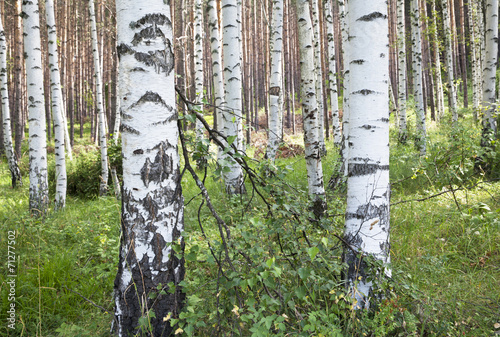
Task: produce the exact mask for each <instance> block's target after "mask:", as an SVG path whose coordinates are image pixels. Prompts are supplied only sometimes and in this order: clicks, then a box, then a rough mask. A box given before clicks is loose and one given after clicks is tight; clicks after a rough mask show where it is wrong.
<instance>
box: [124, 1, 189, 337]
mask: <svg viewBox="0 0 500 337" xmlns="http://www.w3.org/2000/svg"><path fill="white" fill-rule="evenodd" d="M116 9H117V11H116V12H117V24H118V28H117V29H118V42H117V44H118V54H119V56H120V65H119V67H120V68H119V81H118V85H119V90H118V92H119V101H120V102H121V103H120V105H121V110H122V114H123V124H122V144H123V149H122V151H123V168H124V169H123V197H122V202H123V207H122V223H121V224H122V239H121V245H120V261H119V264H118V273H117V276H116V280H115V290H114V291H115V305H116V309H115V318H116V320H115V322H116V324H115V326H114V330H115V332H116V333H117V334H118V336H119V337H125V336H130V335H141V336H142V335H148V336H154V337H160V336H173V334H174V331H175V328H172V327H171V326H170V321H168V319H165V318H166V317H167V316H168V317H172V318H178V317H179V313H180V310H181V307H182V305H183V301H184V297H185V294H184V293H183V292H182V287H181V286H180V285H179V283H180V282H181V281H182V280H183V278H184V273H185V270H184V259H183V258H181V259H179V258H178V257H177V254H178V253H180V252H179V250H177V253H176V251H175V250H174V249H173V247H172V245H173V244H179V246H180V247H181V250H182V251H183V248H184V242H183V238H182V236H181V233H182V231H183V229H184V218H183V202H184V200H183V197H182V192H181V186H180V169H179V155H178V149H177V141H178V129H177V112H176V109H175V88H174V71H173V69H174V54H173V50H172V46H173V36H172V23H171V19H170V11H171V5H170V2H165V1H162V0H153V1H152V0H148V1H145V0H143V1H137V0H134V1H133V0H118V1H117V2H116ZM171 286H173V287H175V288H169V287H171ZM153 313H154V315H153ZM141 318H142V319H146V321H147V322H148V324H147V327H146V326H145V325H144V324H140V321H139V319H141Z"/></svg>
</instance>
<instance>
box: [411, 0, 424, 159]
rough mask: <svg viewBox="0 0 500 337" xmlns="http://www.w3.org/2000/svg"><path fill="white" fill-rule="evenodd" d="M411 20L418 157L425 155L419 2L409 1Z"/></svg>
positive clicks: (415, 0) (417, 0) (416, 0)
mask: <svg viewBox="0 0 500 337" xmlns="http://www.w3.org/2000/svg"><path fill="white" fill-rule="evenodd" d="M411 13H412V15H411V19H412V64H413V90H414V96H415V110H416V119H417V136H416V146H417V148H418V149H419V150H420V155H422V156H424V155H425V153H426V150H427V149H426V137H427V131H426V127H425V108H424V92H423V87H422V86H423V73H422V35H421V31H420V30H421V26H420V24H421V23H420V6H419V0H411Z"/></svg>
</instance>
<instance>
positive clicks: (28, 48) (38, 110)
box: [23, 0, 49, 216]
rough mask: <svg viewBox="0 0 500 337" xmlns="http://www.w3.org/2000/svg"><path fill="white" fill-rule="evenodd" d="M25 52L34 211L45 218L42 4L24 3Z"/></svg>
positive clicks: (47, 194) (31, 187)
mask: <svg viewBox="0 0 500 337" xmlns="http://www.w3.org/2000/svg"><path fill="white" fill-rule="evenodd" d="M23 18H24V51H25V62H26V75H27V83H28V101H29V104H28V113H29V143H30V152H29V156H30V206H29V207H30V211H31V213H32V214H33V215H34V216H42V215H44V214H45V213H46V212H47V208H48V206H49V188H48V181H47V139H46V124H45V101H44V94H43V70H42V55H41V41H40V17H39V10H38V1H37V0H33V1H23Z"/></svg>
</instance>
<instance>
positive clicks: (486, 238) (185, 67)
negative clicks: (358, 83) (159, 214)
mask: <svg viewBox="0 0 500 337" xmlns="http://www.w3.org/2000/svg"><path fill="white" fill-rule="evenodd" d="M214 3H215V9H216V11H215V12H216V13H217V15H218V16H217V19H218V24H219V25H221V24H223V20H222V7H223V4H221V1H210V2H208V1H207V2H201V8H202V12H201V13H202V15H201V17H202V18H203V20H201V19H200V15H198V14H197V11H195V8H198V7H199V6H200V5H199V3H198V1H196V0H186V1H180V0H174V1H171V4H170V7H171V10H172V27H173V39H172V46H171V47H172V50H173V52H174V55H175V69H174V71H175V88H176V90H177V95H176V109H177V111H178V114H179V121H180V124H179V134H180V136H181V138H180V140H179V145H178V151H179V154H180V158H181V159H180V173H181V176H180V183H181V185H182V190H183V195H184V223H185V224H184V225H185V228H184V233H183V237H184V239H183V240H184V241H183V242H182V243H181V242H180V240H179V242H173V243H172V250H173V251H174V252H175V253H176V254H177V255H176V258H178V259H179V260H181V259H182V260H183V261H184V262H185V268H186V274H185V279H184V280H183V281H182V282H181V283H180V284H179V285H175V286H174V285H173V284H171V285H168V287H167V288H164V287H163V288H162V286H160V287H159V288H158V289H157V291H151V292H149V293H148V294H147V297H148V300H151V301H154V300H155V299H156V298H157V297H161V296H164V295H165V292H171V293H175V291H176V290H175V288H176V286H178V287H179V289H180V288H182V290H183V293H185V296H186V299H185V303H184V306H183V309H182V311H181V312H180V313H176V314H175V315H173V316H171V317H170V316H168V318H167V317H164V318H165V319H166V320H165V321H166V322H167V323H168V324H171V326H172V328H173V330H172V331H173V333H174V334H175V335H195V336H211V335H214V336H292V335H293V336H410V335H411V336H490V335H494V334H498V333H499V332H500V320H499V318H498V317H500V287H499V278H500V268H499V266H500V246H499V242H500V217H499V213H500V199H499V189H500V185H499V183H498V179H499V178H500V177H499V172H500V171H499V163H500V162H499V158H500V157H499V152H498V151H499V148H498V131H497V130H496V124H497V120H498V108H497V105H496V104H497V97H498V76H495V74H496V73H497V69H498V64H497V62H496V61H495V63H494V64H493V65H488V64H487V60H488V59H487V54H488V53H489V54H491V53H492V51H491V48H489V44H488V42H487V37H488V36H489V35H488V34H489V33H488V32H490V31H492V29H491V28H489V27H488V22H489V19H488V13H489V12H488V6H496V7H498V2H495V1H476V0H448V1H447V0H443V1H438V0H411V1H409V0H408V1H401V0H389V1H388V2H387V19H388V33H389V34H388V40H389V54H388V60H387V62H388V69H387V86H388V93H389V94H388V95H387V97H386V98H387V101H388V103H389V105H388V106H389V107H390V108H389V110H390V111H389V112H390V119H389V124H390V131H389V132H390V133H389V136H390V138H389V139H390V151H391V152H390V188H391V193H390V196H391V199H390V203H391V204H390V206H391V213H390V222H391V232H390V236H391V244H390V255H391V260H390V265H391V269H392V275H391V277H390V278H382V281H380V283H377V285H376V287H375V289H374V290H373V297H374V298H377V299H378V301H374V303H376V304H374V305H373V306H372V307H371V308H370V309H369V310H359V308H357V304H356V302H355V301H354V299H353V298H351V296H350V295H349V293H348V291H347V290H346V285H345V275H344V273H345V267H346V262H345V258H344V257H345V249H349V248H348V247H349V245H348V244H346V241H345V236H344V233H345V232H344V230H345V229H344V225H345V213H346V207H347V206H346V203H347V202H346V199H347V194H348V192H347V190H348V188H347V179H348V178H347V175H346V174H345V172H344V170H345V165H346V164H345V163H346V161H345V160H346V158H345V153H344V152H343V148H345V144H346V138H344V140H343V139H342V136H341V131H343V130H347V127H346V125H347V124H348V123H349V119H348V118H347V117H345V116H346V114H345V112H346V111H347V109H348V103H349V101H348V100H346V99H348V94H346V93H347V90H346V86H347V85H346V82H347V80H346V79H347V78H348V73H349V62H346V59H345V56H344V53H345V51H346V46H347V44H348V42H347V41H348V39H347V40H346V35H345V31H346V29H347V28H346V26H345V19H346V16H347V15H348V11H346V9H345V8H346V7H345V6H348V5H349V1H345V2H344V1H317V2H315V1H308V2H307V3H310V4H311V5H313V3H314V4H315V5H313V6H312V7H311V8H314V6H317V10H316V11H314V10H313V11H312V16H311V18H312V23H313V27H316V30H317V34H318V38H315V39H314V42H315V45H314V48H315V50H316V51H317V55H319V59H317V60H316V61H315V62H316V65H315V67H316V68H315V69H314V71H313V73H314V75H315V76H317V77H316V78H317V79H319V80H318V81H317V83H319V84H318V85H317V86H316V95H317V97H318V98H317V103H318V111H319V113H318V119H319V120H320V121H321V122H320V126H319V128H321V130H322V131H321V132H320V134H319V137H320V141H321V138H324V140H323V141H324V146H323V148H322V149H321V151H322V153H321V160H322V164H321V167H322V171H323V172H322V179H324V185H325V192H324V193H325V194H324V201H325V209H324V210H323V211H322V212H320V213H321V214H318V212H317V209H315V204H314V200H311V191H310V186H308V181H307V176H308V172H309V171H308V168H307V165H306V160H305V158H304V156H305V155H306V156H307V151H308V149H307V146H308V145H307V142H304V130H305V125H304V124H305V123H304V117H303V109H304V100H305V97H304V95H303V94H301V90H300V89H301V86H302V83H301V78H303V77H304V75H305V74H304V73H301V54H300V53H301V48H300V43H301V42H300V41H299V21H300V20H299V14H300V13H298V12H297V4H296V2H295V1H293V0H284V1H283V22H282V26H283V36H282V42H283V45H282V74H283V75H282V79H281V84H282V90H281V91H282V112H283V122H282V126H280V127H279V128H280V129H282V131H283V136H282V137H281V141H280V142H279V149H278V150H277V151H276V159H275V160H272V158H270V156H269V153H270V151H271V150H270V148H269V141H268V140H269V139H271V137H272V135H271V136H269V129H270V127H271V124H272V123H273V122H272V118H273V112H272V109H273V108H272V103H271V99H270V97H271V96H272V95H274V94H275V90H274V89H273V86H274V84H272V83H273V80H272V78H271V77H272V73H273V72H272V66H273V64H272V63H273V62H272V51H273V42H272V41H273V39H272V36H273V24H272V22H273V21H272V19H273V14H272V13H273V3H274V2H273V1H271V0H242V1H241V26H240V27H239V28H240V31H241V36H240V39H241V49H240V51H241V71H242V77H241V93H242V106H241V107H242V110H241V117H242V118H241V124H242V127H241V134H242V135H243V139H241V140H239V142H241V147H242V149H244V151H243V150H241V152H242V153H243V152H244V155H241V156H239V157H238V155H236V156H235V157H236V161H237V163H238V164H239V165H238V166H239V167H240V169H241V170H242V176H243V177H244V178H243V179H244V184H243V187H244V188H243V190H246V193H235V194H233V195H231V193H226V192H228V188H227V186H226V185H225V184H224V181H225V179H226V175H225V174H226V173H227V172H225V171H227V170H228V168H227V167H224V166H223V165H222V166H221V165H220V162H219V163H218V157H219V154H218V150H217V143H216V141H215V139H216V138H217V137H216V136H215V134H216V131H217V130H221V125H220V124H221V123H222V120H221V119H220V117H217V111H218V108H219V105H220V104H219V101H218V97H217V89H216V86H217V81H216V79H217V78H218V76H221V77H222V75H221V74H219V75H218V74H215V73H214V69H215V68H214V65H213V63H214V60H215V54H214V52H213V49H212V48H213V47H212V44H211V43H212V42H213V38H211V31H212V29H213V25H212V23H211V22H213V21H211V20H210V17H209V10H210V6H214ZM492 3H493V4H494V5H492ZM21 5H22V1H17V0H12V1H10V0H4V1H0V13H1V21H2V23H3V25H4V32H5V34H4V39H5V41H6V49H5V51H4V53H5V55H6V60H7V64H6V67H5V68H4V71H2V74H5V78H6V79H7V81H6V84H7V86H8V92H9V96H8V102H2V103H3V104H8V106H9V107H10V116H11V122H10V127H11V130H12V140H13V149H14V152H15V158H16V159H17V164H18V166H19V171H20V173H21V177H22V183H21V181H20V180H18V181H17V186H15V187H13V186H12V183H13V174H12V171H11V170H10V168H9V163H8V149H6V143H5V142H2V143H1V144H0V153H1V154H2V157H1V159H2V162H1V165H0V186H1V189H2V195H1V196H0V228H1V233H2V234H1V236H0V250H1V253H0V256H2V259H3V260H2V263H4V265H5V268H2V273H1V275H2V276H1V280H0V293H1V298H2V303H1V305H0V309H1V311H0V319H1V321H2V322H4V323H2V325H1V326H0V335H2V336H40V337H41V336H108V335H109V333H110V332H109V331H110V328H111V325H112V324H113V323H112V322H113V321H114V318H113V313H114V310H116V307H115V305H116V302H115V298H114V290H113V284H114V283H115V282H116V281H115V278H116V275H117V269H118V268H117V266H118V264H119V245H120V239H121V236H120V222H121V220H122V219H123V218H121V216H120V208H121V204H122V201H121V200H120V199H121V197H122V195H121V192H120V188H121V187H123V186H120V184H121V183H122V179H123V161H122V143H121V139H120V138H119V134H120V132H119V124H120V118H119V117H120V104H119V97H120V96H119V92H118V91H119V90H118V87H119V83H118V59H119V56H118V55H119V52H118V50H117V14H116V5H115V1H112V0H109V1H107V0H106V1H105V0H96V1H95V2H94V5H95V23H96V33H97V35H96V38H97V40H95V38H94V41H93V38H92V25H91V20H90V15H89V9H88V8H89V3H88V1H60V0H55V1H54V11H55V19H56V22H55V23H56V27H57V36H58V38H57V41H56V43H55V45H57V48H58V53H59V54H58V61H59V69H60V79H61V94H62V103H63V104H62V105H63V114H64V117H65V118H66V121H64V122H57V121H56V120H55V118H54V117H53V112H52V109H53V108H52V105H51V102H53V98H51V92H53V91H54V90H53V89H52V90H51V81H50V76H49V75H48V73H50V69H52V68H51V61H50V60H49V54H51V53H50V52H49V46H50V45H51V43H49V38H48V33H49V30H50V27H49V28H48V27H47V21H46V13H45V1H40V5H39V6H40V7H39V8H40V36H41V55H42V59H41V60H42V69H43V71H44V72H45V75H44V77H43V80H44V83H43V88H44V95H45V100H44V102H45V105H44V109H43V110H44V114H45V116H44V117H45V121H46V125H47V127H46V139H47V153H48V155H47V160H48V184H49V186H48V188H49V195H50V202H49V203H48V210H47V211H46V212H44V213H45V214H44V215H43V216H42V217H37V216H36V214H33V211H32V210H31V211H30V205H31V200H30V199H29V198H30V196H29V195H30V191H29V188H30V186H29V179H28V178H29V177H28V173H29V171H30V158H29V157H30V155H29V151H30V143H29V139H28V138H29V136H28V132H29V128H28V123H29V117H28V115H29V111H28V110H29V106H30V101H29V98H28V97H29V96H30V95H29V94H28V87H29V85H28V79H27V76H26V75H27V73H28V72H29V71H28V70H27V69H26V65H25V61H24V59H25V53H26V51H25V47H24V45H23V28H22V15H20V14H21ZM347 8H348V7H347ZM497 13H498V10H497ZM496 16H497V17H498V14H496ZM315 19H317V21H315ZM497 26H498V23H497ZM197 27H201V30H198V29H199V28H197ZM497 28H498V27H497ZM220 30H222V29H220ZM496 31H498V29H496ZM343 34H344V35H343ZM496 36H497V38H496V40H498V32H497V35H496ZM200 38H201V41H202V43H201V46H202V54H203V55H204V56H202V57H199V55H200V51H199V49H197V45H198V44H197V41H199V40H200ZM93 42H97V48H95V46H93ZM52 44H54V43H52ZM494 47H495V48H496V49H495V53H494V54H495V55H496V56H497V55H498V53H499V51H500V46H499V45H498V43H496V45H495V46H494ZM96 50H97V54H98V55H100V59H99V63H100V64H97V67H96V64H95V62H96V58H95V55H96V53H95V51H96ZM197 55H198V56H197ZM496 56H495V57H496ZM315 57H316V56H315ZM318 60H319V62H318ZM302 62H303V61H302ZM200 63H201V66H202V69H203V74H204V76H203V79H202V85H201V87H202V90H200V89H199V88H200V86H199V84H197V83H196V82H197V81H199V76H197V73H196V71H197V69H198V68H197V67H198V66H199V65H200ZM488 67H489V68H491V69H493V70H492V71H493V72H494V73H495V74H494V75H493V77H491V76H490V77H489V78H488V77H487V76H485V74H486V72H485V68H488ZM96 69H101V71H102V74H101V75H102V76H101V77H102V83H100V84H98V77H97V76H96ZM492 78H493V79H492ZM490 82H493V84H492V85H493V88H494V89H493V90H489V89H485V88H489V87H488V86H489V85H490V84H491V83H490ZM488 90H489V91H490V92H492V93H491V94H492V95H493V101H489V103H488V102H487V101H486V100H485V97H486V94H485V92H488ZM200 92H203V98H202V100H201V101H202V103H203V105H200V103H201V102H200V101H199V97H200V96H199V94H200ZM98 93H99V95H101V96H102V99H103V100H102V109H103V112H104V115H105V118H104V119H103V121H104V124H105V126H104V130H105V135H104V138H105V139H106V140H107V142H108V143H107V145H106V147H107V155H105V156H103V152H102V148H103V146H102V144H103V143H102V137H100V135H99V132H100V130H101V131H102V130H103V128H102V125H101V126H100V120H99V109H101V108H100V107H99V103H98ZM3 97H4V96H3V95H2V98H3ZM333 102H336V103H337V104H336V105H335V104H333ZM200 106H202V108H199V107H200ZM196 107H198V108H196ZM1 108H2V116H4V111H5V105H2V107H1ZM196 114H198V121H201V120H202V118H201V117H203V120H204V121H205V122H206V125H203V126H202V128H203V131H202V132H201V134H203V135H204V136H203V137H204V138H203V137H202V139H201V140H200V132H199V131H198V130H200V124H199V122H198V125H197V123H196V120H197V116H196ZM4 118H5V117H4ZM58 123H63V124H64V125H66V129H67V140H68V142H67V145H68V144H69V146H66V155H65V157H66V169H65V170H66V172H67V200H66V205H65V207H61V204H59V203H58V201H57V200H59V199H57V198H58V197H57V192H56V189H57V184H58V181H57V179H56V178H55V176H56V172H57V168H56V151H57V148H58V145H57V142H56V141H55V138H56V132H57V131H56V127H55V126H56V125H57V124H58ZM345 123H347V124H345ZM122 131H123V128H122ZM4 133H5V128H0V137H1V138H2V139H4V136H3V135H4ZM344 137H346V136H345V133H344ZM226 140H228V138H227V137H226ZM229 143H230V142H229ZM238 146H240V145H238ZM229 147H230V146H228V148H229ZM221 152H222V151H221ZM226 152H230V151H227V150H226ZM271 153H272V152H271ZM103 157H107V158H108V159H109V164H106V165H105V166H106V169H107V168H108V167H109V168H110V171H109V173H106V179H103V164H102V159H103ZM108 174H109V176H108ZM323 177H324V178H323ZM104 180H106V181H109V183H107V185H109V187H107V188H106V189H105V190H104V191H103V187H102V185H103V181H104ZM312 201H313V204H312ZM326 205H327V207H326ZM12 233H15V239H12V238H11V236H10V235H11V234H12ZM12 247H14V248H12ZM346 247H347V248H346ZM13 252H14V253H15V254H14V253H13ZM12 254H14V255H12ZM11 256H15V269H14V271H15V274H14V275H15V277H11V276H12V271H11V270H10V269H9V268H10V266H11V264H12V261H11V260H10V257H11ZM368 260H369V259H368ZM367 265H369V270H371V272H372V275H375V276H372V277H373V278H374V279H378V276H380V275H381V274H383V273H384V272H383V270H384V266H383V264H382V263H381V262H380V261H376V259H375V261H371V260H369V261H368V262H367ZM12 279H15V282H14V283H15V287H14V288H13V287H12V286H11V283H7V281H12ZM12 289H15V300H14V302H13V301H12V300H11V299H10V298H11V295H12ZM10 303H15V308H16V314H15V326H14V328H11V327H9V326H8V324H7V323H5V322H8V318H9V317H10V314H9V313H8V310H9V308H10ZM141 310H142V311H141V316H140V317H139V318H138V324H139V328H140V331H139V332H137V335H138V336H142V335H144V336H149V335H151V326H150V324H151V322H152V321H153V320H154V319H156V317H155V312H154V311H153V310H148V308H147V307H142V308H141Z"/></svg>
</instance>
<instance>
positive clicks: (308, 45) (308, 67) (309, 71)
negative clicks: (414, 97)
mask: <svg viewBox="0 0 500 337" xmlns="http://www.w3.org/2000/svg"><path fill="white" fill-rule="evenodd" d="M296 5H297V22H298V28H299V29H298V31H299V49H300V73H301V76H300V82H301V86H300V90H301V96H302V120H303V126H304V144H305V158H306V167H307V182H308V186H309V195H310V197H311V199H312V201H313V212H314V213H315V214H316V216H321V215H322V214H323V212H324V211H325V210H326V202H325V189H324V184H323V167H322V164H321V144H320V141H319V132H318V129H319V125H318V114H319V111H318V101H317V99H316V84H315V81H316V75H315V73H314V45H313V31H312V23H311V16H310V12H309V2H308V0H297V2H296Z"/></svg>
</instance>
